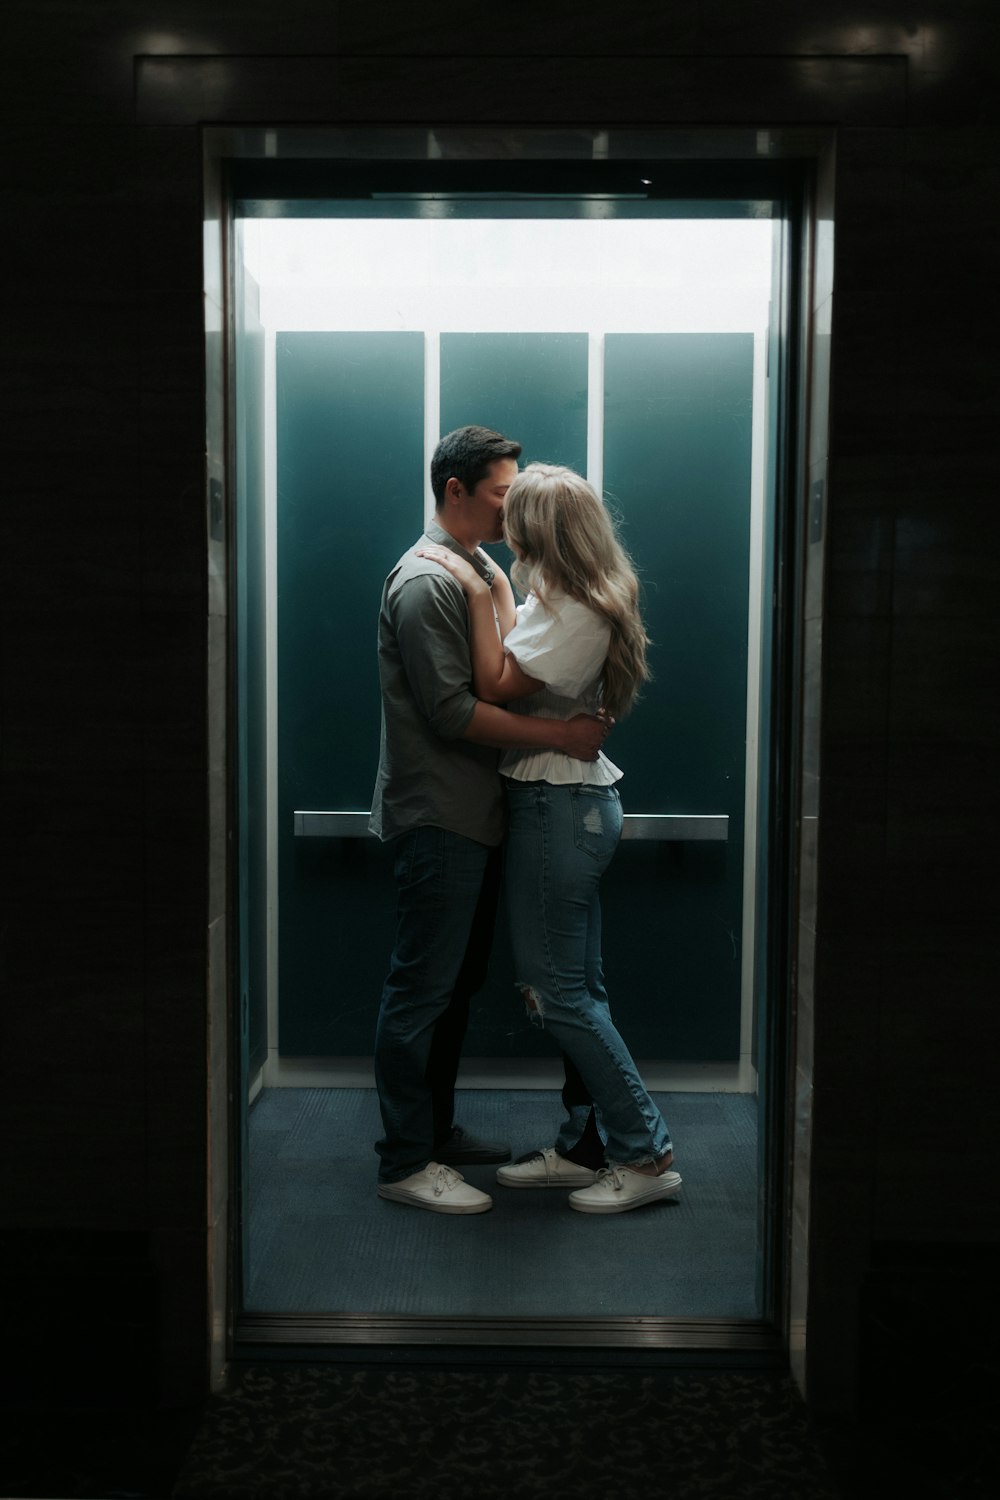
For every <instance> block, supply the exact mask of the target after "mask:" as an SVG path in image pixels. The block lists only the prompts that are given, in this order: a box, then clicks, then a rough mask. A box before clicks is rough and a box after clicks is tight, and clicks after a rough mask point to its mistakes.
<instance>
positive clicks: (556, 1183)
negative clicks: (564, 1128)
mask: <svg viewBox="0 0 1000 1500" xmlns="http://www.w3.org/2000/svg"><path fill="white" fill-rule="evenodd" d="M596 1181H597V1173H596V1172H593V1171H591V1169H590V1167H581V1166H580V1165H579V1163H578V1162H575V1161H568V1160H567V1158H566V1157H565V1156H560V1155H559V1152H558V1151H557V1150H556V1149H555V1147H554V1146H546V1147H545V1149H544V1151H529V1152H528V1154H527V1156H521V1157H518V1159H517V1161H512V1162H509V1163H508V1165H507V1166H506V1167H501V1168H500V1170H499V1172H497V1182H500V1183H502V1184H503V1186H504V1187H515V1188H550V1187H551V1188H567V1187H581V1186H586V1185H587V1184H589V1183H592V1182H596Z"/></svg>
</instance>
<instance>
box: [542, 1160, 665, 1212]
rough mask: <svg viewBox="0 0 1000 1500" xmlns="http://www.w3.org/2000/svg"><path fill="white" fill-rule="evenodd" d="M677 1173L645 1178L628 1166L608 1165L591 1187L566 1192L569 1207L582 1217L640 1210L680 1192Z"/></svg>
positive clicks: (663, 1173)
mask: <svg viewBox="0 0 1000 1500" xmlns="http://www.w3.org/2000/svg"><path fill="white" fill-rule="evenodd" d="M680 1186H681V1174H680V1173H679V1172H661V1173H660V1175H659V1177H647V1176H646V1174H645V1172H631V1171H629V1169H628V1167H619V1166H615V1165H612V1166H610V1167H606V1168H605V1169H604V1171H603V1172H598V1174H597V1181H596V1182H595V1183H594V1185H593V1187H589V1188H581V1189H580V1190H579V1191H578V1192H575V1193H570V1195H569V1206H570V1208H575V1209H578V1210H579V1212H580V1213H582V1214H623V1213H625V1212H626V1211H627V1210H628V1209H630V1208H641V1206H642V1205H643V1204H644V1203H653V1202H655V1201H656V1199H657V1198H672V1197H673V1196H674V1194H675V1193H677V1192H679V1191H680Z"/></svg>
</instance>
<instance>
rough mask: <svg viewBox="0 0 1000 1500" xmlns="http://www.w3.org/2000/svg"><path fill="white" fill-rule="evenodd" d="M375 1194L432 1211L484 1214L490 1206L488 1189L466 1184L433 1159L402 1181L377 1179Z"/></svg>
mask: <svg viewBox="0 0 1000 1500" xmlns="http://www.w3.org/2000/svg"><path fill="white" fill-rule="evenodd" d="M378 1195H379V1197H380V1198H388V1199H389V1200H390V1201H391V1202H393V1203H409V1204H410V1205H411V1207H413V1208H429V1209H430V1211H431V1213H434V1214H484V1213H485V1212H486V1210H487V1209H488V1208H492V1207H493V1199H492V1198H491V1197H490V1195H489V1193H481V1192H480V1191H479V1189H478V1188H474V1187H470V1186H469V1184H468V1183H467V1182H466V1180H465V1178H464V1177H463V1176H462V1174H461V1172H456V1171H455V1170H454V1168H452V1167H445V1166H442V1164H441V1163H440V1162H436V1161H429V1162H428V1163H427V1165H426V1167H424V1170H423V1171H422V1172H414V1173H413V1175H412V1176H410V1177H404V1178H403V1180H402V1182H380V1183H379V1185H378Z"/></svg>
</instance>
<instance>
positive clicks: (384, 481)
mask: <svg viewBox="0 0 1000 1500" xmlns="http://www.w3.org/2000/svg"><path fill="white" fill-rule="evenodd" d="M276 382H277V468H278V500H277V503H278V779H279V792H278V827H279V861H280V902H279V974H280V984H279V1014H280V1029H279V1038H280V1043H279V1044H280V1049H281V1051H282V1052H283V1053H286V1054H290V1055H293V1056H300V1055H303V1056H304V1055H323V1054H334V1055H338V1054H339V1055H354V1054H369V1053H370V1052H371V1050H372V1044H373V1036H374V1026H375V1016H376V1013H377V1009H378V1001H379V994H380V992H381V987H382V980H383V978H384V975H385V969H386V965H387V960H388V956H389V950H390V944H391V936H392V917H393V908H394V901H395V898H394V893H393V888H392V881H391V872H390V868H389V860H388V857H387V854H386V851H385V850H383V849H382V848H381V847H380V846H378V845H376V843H375V841H374V840H372V841H370V843H369V841H366V840H353V841H349V840H342V841H341V840H325V839H323V840H316V839H296V838H295V837H294V836H293V816H292V815H293V812H294V811H295V809H297V808H325V809H329V810H346V811H353V810H358V809H362V808H367V807H368V806H369V805H370V803H371V793H372V787H373V785H374V781H375V772H376V768H377V764H378V737H379V713H380V710H379V689H378V666H377V656H376V638H377V623H378V608H379V598H380V596H381V592H382V584H383V581H384V579H385V576H386V574H387V573H388V571H389V569H390V568H391V567H392V565H393V563H394V562H395V561H396V559H397V557H398V556H399V554H400V553H401V552H403V551H404V550H405V548H406V547H407V546H408V545H409V544H410V543H411V542H412V541H413V539H414V537H415V536H417V535H418V534H419V532H420V529H421V526H422V518H423V484H424V473H423V471H424V416H423V413H424V340H423V335H422V334H419V333H280V334H278V336H277V343H276Z"/></svg>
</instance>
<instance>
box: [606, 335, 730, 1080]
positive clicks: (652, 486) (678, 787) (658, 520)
mask: <svg viewBox="0 0 1000 1500" xmlns="http://www.w3.org/2000/svg"><path fill="white" fill-rule="evenodd" d="M752 402H753V337H752V335H750V334H609V335H608V337H607V339H606V342H605V438H604V486H605V492H606V494H607V495H608V496H609V498H610V499H611V501H612V504H613V505H614V506H615V508H616V509H617V510H619V512H620V513H621V517H622V521H623V537H624V540H625V542H626V545H627V546H628V548H629V550H630V552H631V553H632V555H633V557H634V559H635V562H636V565H637V568H638V571H639V573H640V576H641V578H642V580H643V592H644V610H645V616H646V620H647V624H648V629H649V634H650V636H651V637H652V641H653V645H652V648H651V651H650V661H651V665H652V668H653V672H654V674H655V681H654V682H653V683H652V684H651V685H650V686H649V688H648V689H647V691H646V693H645V694H644V697H643V699H642V700H641V701H640V703H639V705H638V707H637V708H636V710H635V711H634V714H633V715H632V717H630V718H629V719H628V720H627V721H626V722H625V723H623V724H621V725H620V726H619V727H618V728H617V729H616V730H615V732H614V735H613V737H612V741H611V743H610V745H609V753H610V754H611V756H612V758H613V759H615V760H616V761H617V762H618V764H619V765H621V767H622V768H623V770H624V771H625V773H626V774H625V778H624V780H623V781H622V783H621V792H622V800H623V803H624V805H625V810H626V812H692V813H728V815H729V842H728V844H726V845H702V846H697V845H686V846H681V847H678V848H673V849H671V848H666V849H659V850H657V849H652V848H649V847H642V846H638V845H631V846H629V845H623V847H622V849H621V851H620V852H619V855H618V857H617V860H616V864H615V866H614V867H613V878H609V879H608V881H607V882H606V899H605V903H604V905H605V956H606V961H607V967H608V983H609V990H610V992H611V995H612V1002H613V1004H614V1005H616V1006H619V997H622V998H623V1000H624V1003H625V1005H626V1006H627V1011H628V1015H627V1018H626V1017H625V1015H624V1012H622V1020H623V1026H622V1029H623V1030H624V1032H625V1034H626V1036H627V1037H628V1040H629V1043H630V1045H631V1046H632V1048H633V1050H635V1051H636V1052H637V1053H639V1054H640V1055H647V1056H648V1055H654V1056H663V1057H672V1058H676V1059H697V1058H716V1059H725V1058H730V1059H731V1058H735V1057H736V1056H738V1053H739V1028H740V979H741V974H740V968H741V957H740V954H741V946H742V887H743V835H744V790H745V758H746V667H747V607H748V593H749V527H750V477H751V476H750V463H751V436H752V433H751V418H752ZM626 997H627V998H626Z"/></svg>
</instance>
